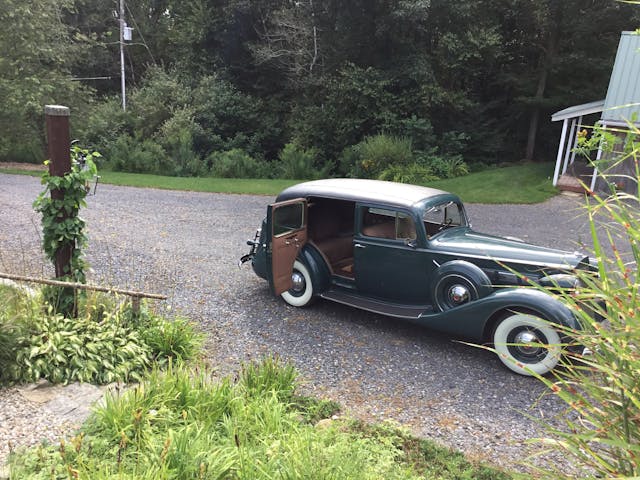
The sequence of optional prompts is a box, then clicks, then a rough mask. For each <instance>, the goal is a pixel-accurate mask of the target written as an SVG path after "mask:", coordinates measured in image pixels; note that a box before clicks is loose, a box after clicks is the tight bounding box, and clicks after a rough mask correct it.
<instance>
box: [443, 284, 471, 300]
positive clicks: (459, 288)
mask: <svg viewBox="0 0 640 480" xmlns="http://www.w3.org/2000/svg"><path fill="white" fill-rule="evenodd" d="M447 295H448V297H449V301H450V302H451V304H452V305H461V304H463V303H466V302H468V301H469V296H470V293H469V289H468V288H467V287H465V286H463V285H453V286H452V287H451V288H449V292H448V294H447Z"/></svg>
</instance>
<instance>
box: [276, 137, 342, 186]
mask: <svg viewBox="0 0 640 480" xmlns="http://www.w3.org/2000/svg"><path fill="white" fill-rule="evenodd" d="M316 155H317V151H316V150H315V149H304V148H302V147H300V146H299V145H297V144H295V143H288V144H286V145H285V146H284V149H283V150H282V151H281V152H280V156H279V157H278V162H277V163H276V167H275V172H276V176H277V177H278V178H291V179H297V180H305V179H306V180H309V179H317V178H323V177H326V176H328V174H329V171H330V170H331V166H332V165H331V164H328V165H325V166H324V167H319V166H317V164H316Z"/></svg>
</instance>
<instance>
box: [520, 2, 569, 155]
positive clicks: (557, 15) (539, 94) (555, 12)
mask: <svg viewBox="0 0 640 480" xmlns="http://www.w3.org/2000/svg"><path fill="white" fill-rule="evenodd" d="M551 5H552V8H551V9H550V17H551V18H550V22H551V25H550V26H549V34H548V36H547V42H546V45H545V47H544V48H543V53H542V60H541V62H540V64H541V68H540V72H539V76H538V85H537V87H536V94H535V97H533V110H532V112H531V119H530V120H529V133H528V134H527V148H526V153H525V160H527V161H532V160H533V154H534V152H535V146H536V139H537V136H538V123H539V122H540V110H541V108H540V105H541V104H542V100H543V99H544V93H545V90H546V88H547V79H548V77H549V71H550V70H551V67H552V66H553V64H554V62H555V57H556V54H557V51H558V42H559V39H560V25H561V23H562V21H561V11H560V10H561V8H560V5H559V3H558V2H557V1H555V0H552V1H551Z"/></svg>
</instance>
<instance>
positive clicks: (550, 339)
mask: <svg viewBox="0 0 640 480" xmlns="http://www.w3.org/2000/svg"><path fill="white" fill-rule="evenodd" d="M493 346H494V348H495V351H496V353H497V354H498V356H499V358H500V360H501V361H502V363H504V364H505V366H506V367H507V368H509V369H510V370H512V371H514V372H516V373H519V374H520V375H528V376H531V375H533V373H536V374H538V375H544V374H545V373H547V372H549V371H551V370H553V369H554V368H555V366H556V365H557V364H558V362H559V361H560V355H561V354H562V345H561V340H560V335H558V332H557V331H556V330H555V329H554V328H553V326H552V325H551V324H550V323H549V322H547V321H546V320H544V319H542V318H540V317H536V316H535V315H531V314H526V313H515V312H514V313H512V314H510V315H509V316H507V317H505V318H504V319H502V320H501V321H500V323H499V324H498V326H497V327H496V329H495V332H494V334H493Z"/></svg>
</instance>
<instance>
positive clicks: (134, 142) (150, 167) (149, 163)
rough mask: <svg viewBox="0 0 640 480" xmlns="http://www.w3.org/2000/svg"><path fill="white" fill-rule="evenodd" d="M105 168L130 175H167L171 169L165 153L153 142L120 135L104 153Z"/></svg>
mask: <svg viewBox="0 0 640 480" xmlns="http://www.w3.org/2000/svg"><path fill="white" fill-rule="evenodd" d="M104 156H105V160H106V166H107V168H111V169H113V170H117V171H121V172H131V173H156V174H161V173H169V172H170V171H172V169H173V165H172V164H171V162H170V160H169V157H168V156H167V152H165V150H164V149H163V148H162V147H161V146H160V145H158V144H157V143H156V142H155V141H153V140H149V139H147V140H138V139H135V138H133V137H131V136H129V135H128V134H122V135H120V136H119V137H118V138H117V139H116V140H115V141H114V142H113V143H112V144H111V145H110V146H109V147H107V150H106V151H105V153H104Z"/></svg>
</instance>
